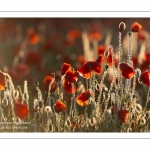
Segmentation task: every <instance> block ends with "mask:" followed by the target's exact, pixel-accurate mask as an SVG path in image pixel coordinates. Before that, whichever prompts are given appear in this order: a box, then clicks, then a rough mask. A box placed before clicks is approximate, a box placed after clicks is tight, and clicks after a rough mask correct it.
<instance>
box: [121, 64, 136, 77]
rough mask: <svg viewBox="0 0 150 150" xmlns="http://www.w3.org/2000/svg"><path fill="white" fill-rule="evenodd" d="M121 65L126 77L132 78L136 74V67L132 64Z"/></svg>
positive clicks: (123, 74)
mask: <svg viewBox="0 0 150 150" xmlns="http://www.w3.org/2000/svg"><path fill="white" fill-rule="evenodd" d="M119 67H120V71H121V73H122V76H123V77H124V78H126V79H131V78H132V77H133V76H134V74H135V72H134V69H133V68H132V67H131V66H129V65H128V64H126V63H121V64H120V66H119Z"/></svg>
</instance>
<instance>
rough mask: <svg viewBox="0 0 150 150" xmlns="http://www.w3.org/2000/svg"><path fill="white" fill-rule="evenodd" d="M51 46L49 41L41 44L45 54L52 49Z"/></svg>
mask: <svg viewBox="0 0 150 150" xmlns="http://www.w3.org/2000/svg"><path fill="white" fill-rule="evenodd" d="M53 46H54V45H53V43H51V42H49V41H46V42H44V44H43V48H42V50H43V51H45V52H47V51H49V50H51V49H52V48H53Z"/></svg>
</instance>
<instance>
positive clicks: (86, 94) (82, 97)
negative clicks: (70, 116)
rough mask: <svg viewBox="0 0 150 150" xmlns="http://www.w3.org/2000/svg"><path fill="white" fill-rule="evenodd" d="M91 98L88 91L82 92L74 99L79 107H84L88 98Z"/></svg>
mask: <svg viewBox="0 0 150 150" xmlns="http://www.w3.org/2000/svg"><path fill="white" fill-rule="evenodd" d="M90 97H91V93H90V91H89V90H87V91H86V92H83V93H82V94H81V95H79V96H78V97H77V99H76V101H77V103H78V105H80V106H86V105H87V104H88V102H89V98H90Z"/></svg>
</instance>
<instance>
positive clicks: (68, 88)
mask: <svg viewBox="0 0 150 150" xmlns="http://www.w3.org/2000/svg"><path fill="white" fill-rule="evenodd" d="M63 86H64V89H65V91H66V92H67V93H68V94H72V92H76V90H77V89H76V86H75V85H74V86H73V87H74V89H73V91H72V83H71V82H69V81H67V80H64V82H63Z"/></svg>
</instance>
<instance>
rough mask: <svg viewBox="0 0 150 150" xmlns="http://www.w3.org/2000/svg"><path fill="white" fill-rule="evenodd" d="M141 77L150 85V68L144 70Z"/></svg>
mask: <svg viewBox="0 0 150 150" xmlns="http://www.w3.org/2000/svg"><path fill="white" fill-rule="evenodd" d="M140 78H141V80H142V82H143V83H144V84H145V85H147V86H150V71H149V70H146V71H144V72H143V73H142V74H141V76H140Z"/></svg>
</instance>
